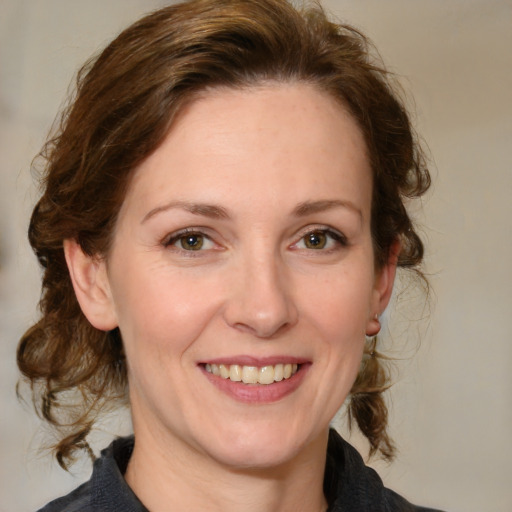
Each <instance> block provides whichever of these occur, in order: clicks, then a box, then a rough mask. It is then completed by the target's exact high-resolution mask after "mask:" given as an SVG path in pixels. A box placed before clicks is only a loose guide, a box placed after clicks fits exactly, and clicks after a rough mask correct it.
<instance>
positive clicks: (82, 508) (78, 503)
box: [38, 480, 92, 512]
mask: <svg viewBox="0 0 512 512" xmlns="http://www.w3.org/2000/svg"><path fill="white" fill-rule="evenodd" d="M91 510H92V507H91V481H90V480H89V481H88V482H86V483H84V484H82V485H81V486H80V487H77V488H76V489H75V490H74V491H72V492H70V493H69V494H67V495H66V496H63V497H61V498H58V499H56V500H54V501H51V502H50V503H48V504H47V505H46V506H44V507H43V508H41V509H40V510H38V512H64V511H65V512H89V511H91Z"/></svg>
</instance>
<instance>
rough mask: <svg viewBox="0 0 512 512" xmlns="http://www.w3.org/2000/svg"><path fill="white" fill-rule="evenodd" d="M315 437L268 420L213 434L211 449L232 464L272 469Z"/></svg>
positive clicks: (233, 465)
mask: <svg viewBox="0 0 512 512" xmlns="http://www.w3.org/2000/svg"><path fill="white" fill-rule="evenodd" d="M326 430H327V429H326ZM311 434H312V433H311ZM316 437H318V436H316ZM312 438H314V436H313V435H307V433H306V432H294V431H293V429H292V428H289V426H286V425H283V423H281V424H280V425H278V426H277V427H272V426H270V425H268V424H267V425H266V428H256V427H251V428H245V429H240V430H233V429H227V431H223V432H219V433H217V435H216V436H215V438H213V436H210V437H209V443H208V446H207V451H208V452H209V455H210V456H211V457H212V458H213V459H215V460H217V461H218V462H220V463H222V464H223V465H226V466H229V467H232V468H237V469H266V468H267V469H268V468H275V467H278V466H281V465H283V464H286V463H288V462H290V461H291V460H293V459H295V458H296V457H297V456H298V455H299V454H300V453H301V452H303V451H307V448H308V447H309V445H310V444H312Z"/></svg>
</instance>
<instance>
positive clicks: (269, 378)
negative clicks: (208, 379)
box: [205, 363, 299, 384]
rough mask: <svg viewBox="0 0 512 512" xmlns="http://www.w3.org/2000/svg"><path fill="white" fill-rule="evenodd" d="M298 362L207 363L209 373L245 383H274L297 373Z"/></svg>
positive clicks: (206, 368)
mask: <svg viewBox="0 0 512 512" xmlns="http://www.w3.org/2000/svg"><path fill="white" fill-rule="evenodd" d="M298 369H299V365H298V364H291V363H287V364H276V365H275V366H270V365H269V366H262V367H258V366H240V365H238V364H232V365H225V364H206V365H205V370H206V371H207V372H208V373H211V374H213V375H216V376H219V377H222V378H223V379H229V380H232V381H233V382H243V383H244V384H273V383H274V382H280V381H282V380H283V379H289V378H290V377H291V376H292V375H295V374H296V373H297V370H298Z"/></svg>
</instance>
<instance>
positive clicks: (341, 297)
mask: <svg viewBox="0 0 512 512" xmlns="http://www.w3.org/2000/svg"><path fill="white" fill-rule="evenodd" d="M299 293H300V295H301V297H302V310H303V312H304V313H305V314H307V315H308V316H309V318H310V321H311V322H314V323H315V324H316V326H317V327H318V329H321V330H324V331H326V335H328V336H329V338H330V339H331V340H339V339H340V336H342V337H343V338H349V339H354V337H356V338H357V339H359V338H361V339H363V340H364V335H365V331H366V324H367V321H368V315H369V311H370V307H371V301H372V294H373V287H372V279H371V276H370V275H368V273H367V272H359V273H358V272H357V269H353V270H352V271H350V272H344V271H341V272H339V271H338V272H333V273H332V274H331V275H328V276H325V277H324V279H322V280H319V281H316V282H314V286H311V282H309V283H303V287H302V290H301V291H300V292H299Z"/></svg>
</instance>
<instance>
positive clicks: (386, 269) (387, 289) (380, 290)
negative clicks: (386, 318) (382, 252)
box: [366, 240, 400, 336]
mask: <svg viewBox="0 0 512 512" xmlns="http://www.w3.org/2000/svg"><path fill="white" fill-rule="evenodd" d="M399 254H400V242H399V241H398V240H395V242H393V244H392V245H391V247H390V249H389V256H388V261H387V263H386V264H385V265H384V266H383V267H382V268H381V269H380V270H379V271H378V273H377V275H376V277H375V287H374V290H373V304H372V311H371V312H370V319H369V320H368V325H367V327H366V335H367V336H375V335H377V334H378V332H379V331H380V321H379V315H380V314H382V313H383V311H384V310H385V309H386V307H387V305H388V303H389V301H390V299H391V294H392V293H393V284H394V282H395V275H396V267H397V264H398V255H399Z"/></svg>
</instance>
